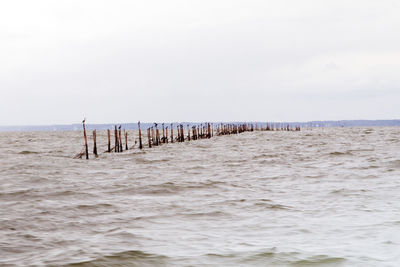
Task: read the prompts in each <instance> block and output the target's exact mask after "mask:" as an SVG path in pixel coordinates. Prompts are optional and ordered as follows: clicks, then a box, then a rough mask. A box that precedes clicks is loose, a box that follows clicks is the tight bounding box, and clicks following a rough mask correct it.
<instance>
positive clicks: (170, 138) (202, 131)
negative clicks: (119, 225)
mask: <svg viewBox="0 0 400 267" xmlns="http://www.w3.org/2000/svg"><path fill="white" fill-rule="evenodd" d="M82 126H83V136H84V141H85V145H84V148H85V149H84V152H81V153H79V154H77V155H76V156H75V157H74V158H82V157H83V156H86V159H89V147H88V141H87V134H86V125H85V120H83V122H82ZM138 129H139V149H143V148H144V145H143V141H142V130H141V128H140V121H139V122H138ZM161 130H162V135H161ZM176 131H177V136H176V137H175V138H174V127H173V124H172V123H171V124H170V126H165V125H164V123H162V124H161V129H158V124H157V123H154V126H152V127H149V128H147V145H148V147H149V148H151V147H153V146H160V145H161V144H166V143H168V142H170V143H174V142H185V141H190V140H198V139H206V138H211V137H214V132H215V134H216V135H218V136H220V135H230V134H240V133H243V132H252V131H300V126H295V128H292V127H291V126H290V125H288V124H287V125H285V126H282V125H276V124H275V125H274V124H266V125H265V126H262V125H261V126H260V127H258V124H256V125H254V124H248V123H241V124H223V123H220V124H218V125H217V126H216V128H215V131H214V124H213V123H205V124H204V125H203V124H200V125H193V126H192V127H190V126H189V124H188V125H187V131H186V132H187V135H186V136H185V132H184V126H183V124H178V125H176ZM168 132H169V133H168ZM122 133H123V134H122ZM122 137H124V139H125V146H123V142H122ZM107 140H108V144H107V150H106V151H104V153H106V152H107V153H111V152H116V153H120V152H123V150H124V149H125V150H129V147H128V132H127V131H126V130H124V131H123V132H122V126H121V125H120V126H119V127H117V126H115V127H114V146H113V147H112V146H111V131H110V129H108V130H107ZM136 143H137V142H136V141H135V145H136ZM124 147H125V148H124ZM131 148H134V146H133V147H131ZM93 154H94V155H95V156H96V157H97V156H98V151H97V132H96V130H93Z"/></svg>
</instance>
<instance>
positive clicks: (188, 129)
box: [187, 124, 190, 141]
mask: <svg viewBox="0 0 400 267" xmlns="http://www.w3.org/2000/svg"><path fill="white" fill-rule="evenodd" d="M187 131H188V137H187V138H188V141H190V128H189V124H188V125H187Z"/></svg>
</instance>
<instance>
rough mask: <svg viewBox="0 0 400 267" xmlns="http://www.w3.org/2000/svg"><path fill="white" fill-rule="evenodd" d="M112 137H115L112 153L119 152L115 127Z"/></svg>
mask: <svg viewBox="0 0 400 267" xmlns="http://www.w3.org/2000/svg"><path fill="white" fill-rule="evenodd" d="M114 136H115V147H114V152H119V145H118V130H117V125H115V127H114Z"/></svg>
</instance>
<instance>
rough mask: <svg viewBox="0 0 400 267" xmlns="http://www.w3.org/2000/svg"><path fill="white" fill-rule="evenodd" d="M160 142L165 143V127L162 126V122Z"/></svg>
mask: <svg viewBox="0 0 400 267" xmlns="http://www.w3.org/2000/svg"><path fill="white" fill-rule="evenodd" d="M162 142H163V144H165V128H164V123H163V124H162Z"/></svg>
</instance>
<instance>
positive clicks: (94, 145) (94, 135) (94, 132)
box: [93, 130, 97, 157]
mask: <svg viewBox="0 0 400 267" xmlns="http://www.w3.org/2000/svg"><path fill="white" fill-rule="evenodd" d="M93 154H94V155H95V156H96V157H97V145H96V130H93Z"/></svg>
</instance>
